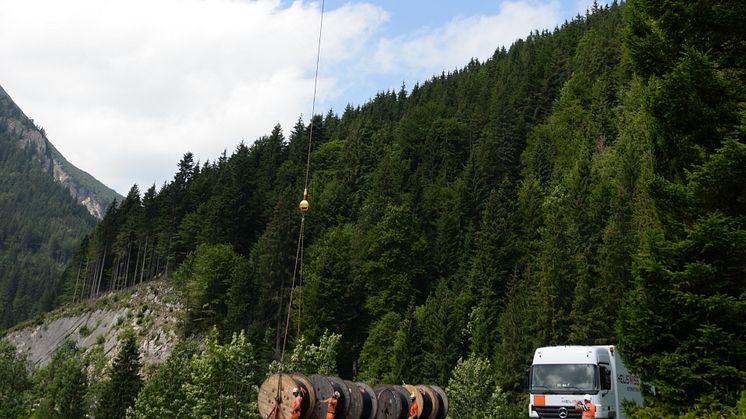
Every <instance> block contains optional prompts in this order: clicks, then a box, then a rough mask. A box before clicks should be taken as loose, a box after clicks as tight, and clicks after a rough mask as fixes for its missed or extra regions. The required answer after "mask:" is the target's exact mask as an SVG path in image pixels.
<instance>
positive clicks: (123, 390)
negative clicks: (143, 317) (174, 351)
mask: <svg viewBox="0 0 746 419" xmlns="http://www.w3.org/2000/svg"><path fill="white" fill-rule="evenodd" d="M140 367H141V364H140V353H139V351H138V350H137V343H136V341H135V336H134V335H133V334H131V333H128V334H126V336H124V339H123V342H122V346H121V349H120V350H119V354H118V355H117V356H116V358H115V359H114V363H113V364H112V366H111V369H110V370H109V374H108V377H107V379H106V381H105V382H104V383H103V389H102V393H101V398H100V399H99V400H98V403H99V404H98V406H97V408H96V414H95V417H97V418H124V417H125V415H126V412H127V408H129V407H130V406H132V405H134V403H135V399H136V398H137V395H138V393H139V392H140V389H141V388H142V386H143V380H142V378H141V377H140Z"/></svg>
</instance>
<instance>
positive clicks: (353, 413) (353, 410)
mask: <svg viewBox="0 0 746 419" xmlns="http://www.w3.org/2000/svg"><path fill="white" fill-rule="evenodd" d="M345 384H347V389H348V390H349V391H350V394H349V398H348V400H349V401H350V408H349V409H348V411H347V419H363V396H362V394H360V390H359V389H358V388H357V385H356V384H355V383H353V382H352V381H347V380H345Z"/></svg>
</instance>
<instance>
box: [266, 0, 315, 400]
mask: <svg viewBox="0 0 746 419" xmlns="http://www.w3.org/2000/svg"><path fill="white" fill-rule="evenodd" d="M323 27H324V0H322V1H321V17H320V22H319V36H318V43H317V46H316V72H315V74H314V79H313V102H312V104H311V121H310V128H309V133H308V152H307V155H306V173H305V180H304V183H303V200H302V201H301V202H300V205H299V207H300V210H301V219H300V230H299V233H298V248H297V249H296V252H295V267H294V268H293V282H292V285H291V287H290V298H289V301H288V312H287V318H286V320H285V335H284V337H283V341H282V351H281V352H280V363H279V365H278V374H282V367H283V364H284V361H285V348H286V346H287V340H288V332H289V329H290V316H291V313H292V306H293V294H294V292H295V286H296V280H297V278H298V274H300V278H301V280H302V279H303V241H304V235H303V233H304V229H305V220H306V212H307V211H308V209H309V208H310V205H309V204H308V180H309V173H310V167H311V144H312V142H313V125H314V124H313V117H314V115H315V114H316V90H317V86H318V80H319V62H320V58H321V34H322V30H323ZM300 314H301V313H300V306H299V307H298V335H300ZM281 382H282V379H280V380H279V381H278V383H277V390H278V391H277V394H278V395H279V394H280V387H281Z"/></svg>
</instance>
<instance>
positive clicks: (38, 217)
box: [0, 88, 116, 328]
mask: <svg viewBox="0 0 746 419" xmlns="http://www.w3.org/2000/svg"><path fill="white" fill-rule="evenodd" d="M115 196H116V193H115V192H114V191H112V190H111V189H109V188H107V187H105V186H104V185H102V184H101V183H100V182H98V181H96V180H95V179H93V177H91V176H90V175H88V174H87V173H85V172H83V171H81V170H79V169H77V168H75V167H74V166H73V165H71V164H70V163H69V162H67V161H66V160H65V159H64V158H63V157H62V155H61V154H60V153H59V152H58V151H57V150H56V149H55V148H54V147H53V146H52V144H50V143H49V141H48V140H47V139H46V136H45V134H44V130H43V129H41V128H37V127H36V126H34V123H33V121H32V120H30V119H29V118H27V117H26V116H25V115H24V114H23V112H22V111H21V110H20V109H19V108H18V106H16V105H15V103H13V101H12V100H11V98H10V97H9V96H8V95H7V93H5V91H4V90H3V89H2V88H0V214H2V215H3V216H2V217H0V328H3V327H8V326H10V325H13V324H15V323H16V322H18V321H21V320H24V319H27V318H29V317H31V316H33V315H35V314H38V313H40V312H42V311H47V310H49V309H50V308H52V307H54V306H55V305H56V302H55V299H56V297H55V296H56V295H57V291H56V287H57V286H58V283H59V278H60V276H61V273H62V271H63V270H64V267H65V266H66V264H67V263H68V262H69V260H70V258H71V256H72V255H73V254H74V252H75V251H77V250H78V247H79V246H80V243H81V240H83V238H84V237H85V235H86V234H87V233H88V232H89V231H90V230H91V228H93V226H94V225H95V224H96V217H101V216H102V215H103V213H104V211H105V210H106V208H107V207H108V206H109V204H110V203H111V202H112V200H113V199H114V198H115Z"/></svg>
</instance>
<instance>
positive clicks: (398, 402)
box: [375, 384, 409, 419]
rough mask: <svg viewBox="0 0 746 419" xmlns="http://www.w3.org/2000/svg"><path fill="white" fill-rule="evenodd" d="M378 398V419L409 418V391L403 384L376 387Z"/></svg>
mask: <svg viewBox="0 0 746 419" xmlns="http://www.w3.org/2000/svg"><path fill="white" fill-rule="evenodd" d="M375 391H376V395H377V398H378V402H377V404H378V411H377V412H376V419H407V416H408V414H409V393H407V390H405V389H404V387H402V386H395V385H390V384H383V385H378V386H376V387H375Z"/></svg>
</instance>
